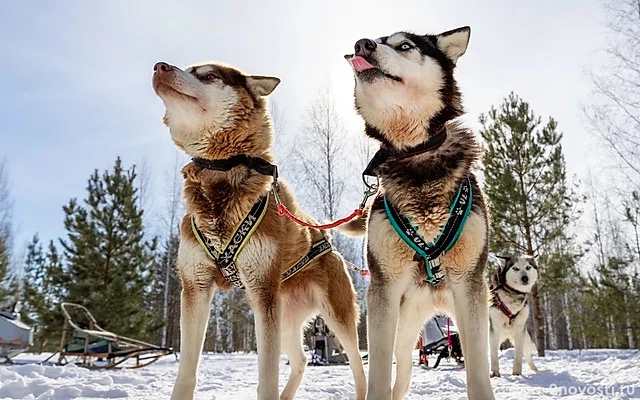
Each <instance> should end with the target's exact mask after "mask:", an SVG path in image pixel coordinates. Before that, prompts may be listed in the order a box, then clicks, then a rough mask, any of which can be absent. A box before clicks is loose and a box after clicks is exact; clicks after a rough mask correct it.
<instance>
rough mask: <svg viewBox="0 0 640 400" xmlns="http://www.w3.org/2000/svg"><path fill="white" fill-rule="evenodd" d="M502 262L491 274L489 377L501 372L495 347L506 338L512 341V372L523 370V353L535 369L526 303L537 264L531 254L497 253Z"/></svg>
mask: <svg viewBox="0 0 640 400" xmlns="http://www.w3.org/2000/svg"><path fill="white" fill-rule="evenodd" d="M500 258H502V259H504V261H505V263H504V265H501V266H500V267H498V269H497V271H496V274H495V276H494V278H493V282H492V287H491V296H490V307H489V343H490V347H491V377H498V376H500V365H499V364H498V349H499V347H500V344H501V343H502V342H504V341H505V340H506V339H509V341H510V342H511V343H513V346H514V350H515V354H514V356H513V375H521V374H522V355H523V354H524V358H525V359H526V360H527V364H529V368H531V370H532V371H537V370H538V369H537V368H536V366H535V364H534V363H533V359H532V358H531V352H532V351H535V350H536V345H535V344H534V343H533V340H531V336H529V332H527V318H528V317H529V304H528V302H527V294H529V292H530V291H531V288H532V287H533V285H535V283H536V281H537V280H538V266H537V264H536V261H535V259H534V258H533V257H530V256H525V255H513V256H500Z"/></svg>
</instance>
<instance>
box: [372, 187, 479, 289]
mask: <svg viewBox="0 0 640 400" xmlns="http://www.w3.org/2000/svg"><path fill="white" fill-rule="evenodd" d="M472 195H473V192H472V187H471V180H470V179H469V178H466V179H465V180H464V182H463V183H462V185H460V188H459V189H458V194H457V195H456V198H455V200H454V201H453V204H452V205H451V208H450V209H449V218H448V219H447V222H446V223H445V225H444V226H443V227H442V228H441V229H440V233H439V234H438V236H437V237H436V238H435V239H434V241H433V243H427V241H426V240H424V237H422V235H420V234H419V233H418V230H417V229H416V228H415V227H414V226H413V225H412V224H411V221H410V220H409V218H408V217H406V216H404V215H402V214H400V213H399V212H398V210H397V209H396V208H395V207H394V206H393V205H392V204H391V203H390V202H389V200H388V199H387V196H384V198H383V200H384V208H385V211H386V213H387V217H388V218H389V221H390V222H391V226H393V229H395V231H396V232H397V233H398V235H400V237H401V238H402V240H404V241H405V243H407V244H408V245H409V247H411V248H412V249H413V250H414V251H415V252H416V257H415V258H416V259H418V260H422V261H423V262H424V267H425V270H426V272H427V282H428V283H429V284H431V285H433V286H437V285H439V284H440V283H442V282H443V281H444V272H443V271H442V270H440V265H441V264H442V256H443V255H444V254H445V253H446V252H447V251H449V249H451V247H453V245H454V244H455V243H456V241H457V240H458V236H460V232H462V228H463V227H464V223H465V221H466V219H467V217H468V216H469V212H470V211H471V204H472V201H471V199H472Z"/></svg>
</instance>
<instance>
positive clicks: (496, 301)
mask: <svg viewBox="0 0 640 400" xmlns="http://www.w3.org/2000/svg"><path fill="white" fill-rule="evenodd" d="M491 304H492V305H493V306H495V307H496V308H497V309H498V310H500V312H501V313H503V314H504V315H505V316H506V317H507V318H509V323H511V322H513V320H514V319H516V317H517V316H518V314H520V311H522V308H524V305H525V304H527V299H526V298H525V299H524V302H523V303H522V308H521V309H520V310H519V311H518V312H517V313H515V314H514V313H513V312H511V310H510V309H509V307H508V306H507V305H506V304H505V303H504V301H502V299H501V298H500V296H499V295H498V292H497V291H495V290H493V291H492V296H491Z"/></svg>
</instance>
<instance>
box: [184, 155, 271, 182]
mask: <svg viewBox="0 0 640 400" xmlns="http://www.w3.org/2000/svg"><path fill="white" fill-rule="evenodd" d="M191 161H192V162H193V163H194V164H195V165H197V166H198V167H201V168H205V169H210V170H212V171H229V170H230V169H232V168H235V167H238V166H240V165H243V166H245V167H247V168H249V169H252V170H254V171H256V172H257V173H259V174H261V175H266V176H273V177H274V178H275V179H277V178H278V166H276V165H273V164H271V163H269V162H268V161H267V160H265V159H264V158H261V157H255V156H249V155H246V154H237V155H235V156H232V157H229V158H224V159H221V160H208V159H206V158H200V157H195V158H192V159H191Z"/></svg>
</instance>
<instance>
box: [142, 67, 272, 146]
mask: <svg viewBox="0 0 640 400" xmlns="http://www.w3.org/2000/svg"><path fill="white" fill-rule="evenodd" d="M153 71H154V72H153V89H154V90H155V92H156V94H157V95H158V96H159V97H160V98H161V99H162V101H163V102H164V105H165V107H166V113H165V115H164V122H165V124H166V125H167V126H168V127H169V130H170V132H171V137H172V138H173V141H174V142H175V143H176V145H178V146H179V147H181V148H182V149H184V150H185V151H186V152H187V154H189V155H190V156H192V157H196V156H202V152H203V151H205V149H206V147H207V144H208V142H209V140H210V139H211V138H212V137H214V136H215V135H217V134H219V133H220V132H222V131H225V130H234V129H248V128H250V127H251V126H253V125H254V124H259V123H260V121H261V120H263V119H264V116H265V112H266V110H265V108H266V105H265V101H264V99H263V97H264V96H267V95H269V94H270V93H271V92H273V90H274V89H275V88H276V86H278V84H279V83H280V79H278V78H275V77H270V76H255V75H245V74H244V73H242V72H241V71H239V70H238V69H236V68H233V67H230V66H225V65H222V64H218V63H207V64H197V65H192V66H190V67H188V68H186V69H185V70H182V69H180V68H178V67H176V66H174V65H170V64H167V63H164V62H159V63H157V64H156V65H155V66H154V67H153Z"/></svg>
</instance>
